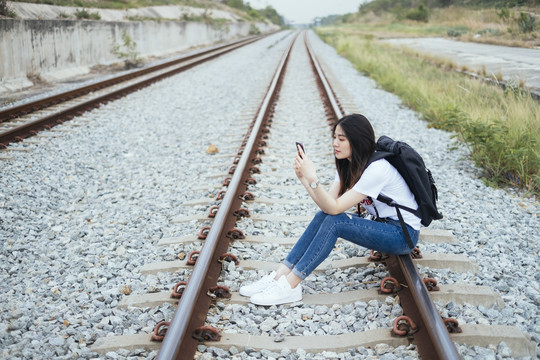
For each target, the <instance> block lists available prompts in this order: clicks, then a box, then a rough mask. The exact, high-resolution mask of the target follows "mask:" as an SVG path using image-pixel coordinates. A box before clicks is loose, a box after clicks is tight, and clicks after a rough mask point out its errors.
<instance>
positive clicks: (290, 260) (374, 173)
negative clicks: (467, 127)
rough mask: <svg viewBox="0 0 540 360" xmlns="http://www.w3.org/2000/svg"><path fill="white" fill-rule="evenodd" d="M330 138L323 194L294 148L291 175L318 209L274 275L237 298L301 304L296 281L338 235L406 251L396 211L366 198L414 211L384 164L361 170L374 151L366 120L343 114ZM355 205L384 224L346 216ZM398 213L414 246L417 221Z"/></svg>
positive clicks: (243, 290)
mask: <svg viewBox="0 0 540 360" xmlns="http://www.w3.org/2000/svg"><path fill="white" fill-rule="evenodd" d="M333 137H334V141H333V147H334V154H335V161H336V168H337V172H336V177H335V180H334V183H333V184H332V185H331V186H330V189H329V190H328V191H326V190H325V189H324V188H323V187H322V186H321V185H319V181H318V180H317V173H316V170H315V166H314V164H313V162H312V161H311V159H310V158H309V156H308V155H307V154H306V153H304V151H303V149H302V148H301V147H298V152H297V154H296V158H295V159H294V163H293V167H294V170H295V172H296V176H298V179H299V180H300V182H301V183H302V185H304V187H305V188H306V190H307V192H308V193H309V195H310V196H311V198H312V199H313V201H314V202H315V203H316V204H317V205H318V206H319V208H320V209H321V211H319V212H318V213H317V214H316V215H315V217H314V218H313V220H312V221H311V223H310V224H309V226H308V227H307V228H306V230H305V231H304V233H303V234H302V236H301V237H300V239H299V240H298V242H297V243H296V244H295V245H294V247H293V248H292V250H291V252H290V253H289V255H288V256H287V258H286V259H285V261H283V263H282V264H280V265H279V267H278V269H277V270H276V271H274V272H272V273H271V274H269V275H266V276H264V277H263V278H261V279H260V280H258V281H256V282H255V283H253V284H250V285H246V286H242V287H241V288H240V294H241V295H243V296H249V297H251V298H250V301H251V302H252V303H253V304H256V305H266V306H269V305H280V304H286V303H291V302H295V301H300V300H301V299H302V286H301V285H300V283H301V282H302V280H304V279H305V278H306V277H307V276H308V275H309V274H310V273H311V272H312V271H313V270H315V268H316V267H317V266H318V265H319V264H320V263H322V262H323V261H324V260H325V259H326V257H327V256H328V255H329V254H330V251H331V250H332V249H333V248H334V245H335V243H336V241H337V239H338V237H341V238H343V239H347V240H349V241H351V242H353V243H355V244H358V245H361V246H364V247H366V248H368V249H373V250H377V251H380V252H383V253H388V254H407V253H409V252H410V251H411V249H410V248H409V246H408V245H407V241H406V240H405V237H404V235H403V232H402V230H401V226H400V223H399V220H398V217H397V214H396V210H395V208H393V207H390V206H387V205H386V204H384V203H382V202H379V201H377V200H373V203H374V204H372V200H371V199H376V198H377V196H378V195H379V193H383V194H385V195H386V196H389V197H391V198H392V199H394V200H395V201H396V202H397V203H399V204H402V205H404V206H408V207H410V208H413V209H416V208H418V205H417V203H416V201H415V199H414V195H413V194H412V193H411V191H410V190H409V187H408V186H407V184H406V183H405V180H403V178H402V177H401V175H400V174H399V173H398V171H397V170H396V169H395V168H394V167H393V166H392V165H390V163H389V162H388V161H386V160H385V159H382V160H378V161H374V162H372V163H371V164H369V166H368V167H367V168H365V166H366V163H367V162H368V160H369V158H370V156H371V154H373V152H374V151H375V148H376V142H375V133H374V131H373V128H372V126H371V124H370V122H369V121H368V119H366V118H365V117H364V116H363V115H359V114H352V115H347V116H344V117H343V118H341V119H340V120H339V121H338V122H337V123H336V125H335V127H334V131H333ZM364 168H365V169H364ZM358 203H361V204H362V206H363V207H364V208H365V209H366V210H367V211H368V212H369V213H370V214H372V215H375V214H376V211H377V212H378V216H379V217H380V218H381V219H384V220H383V221H373V220H370V219H366V218H363V217H359V216H356V215H352V214H348V213H345V211H346V210H349V209H351V208H352V207H354V206H355V205H356V204H358ZM375 209H376V210H375ZM402 215H403V218H404V220H405V222H406V223H407V228H408V231H409V234H410V237H411V239H412V240H413V243H414V244H415V245H416V243H417V241H418V234H419V229H420V219H419V218H418V217H416V216H415V215H413V214H411V213H409V212H407V211H404V212H402Z"/></svg>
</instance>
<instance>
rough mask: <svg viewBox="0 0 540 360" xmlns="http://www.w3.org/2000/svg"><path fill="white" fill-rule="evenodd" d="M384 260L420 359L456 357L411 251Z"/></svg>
mask: <svg viewBox="0 0 540 360" xmlns="http://www.w3.org/2000/svg"><path fill="white" fill-rule="evenodd" d="M304 41H305V42H306V47H307V48H308V51H309V53H310V58H311V61H312V64H313V67H314V71H315V72H316V73H317V74H318V78H319V79H320V86H319V89H320V91H321V93H322V95H321V97H322V98H323V99H325V98H327V99H328V101H327V102H328V107H329V108H330V109H329V110H331V111H330V112H327V117H328V119H329V122H330V123H332V121H331V119H332V118H335V119H336V120H337V119H339V118H341V117H342V116H343V115H344V113H343V109H342V108H341V106H340V105H339V101H337V99H336V98H335V95H334V91H333V90H332V88H331V86H330V84H329V83H328V81H327V79H326V76H325V75H324V72H323V71H322V69H321V66H320V64H319V62H318V61H317V57H316V56H315V54H314V53H313V51H312V48H311V45H310V44H309V39H308V37H307V35H306V36H305V37H304ZM386 264H387V267H388V270H389V271H390V273H391V274H392V276H393V277H394V278H396V279H397V280H398V281H399V282H401V283H406V284H407V286H406V287H402V288H401V290H400V292H399V297H400V301H401V305H402V307H403V310H404V313H405V314H406V315H407V316H408V317H410V318H412V319H413V321H414V322H415V325H416V330H417V331H416V332H415V333H414V334H413V336H414V340H415V344H416V346H417V347H418V352H419V353H420V356H421V357H422V358H423V359H441V360H442V359H444V360H451V359H459V358H460V356H459V354H458V352H457V349H456V347H455V346H454V343H453V342H452V340H451V339H450V335H449V333H448V330H447V328H446V325H445V324H444V323H443V321H442V319H441V316H440V315H439V312H438V311H437V309H436V307H435V305H434V304H433V302H432V301H431V298H430V296H429V291H428V290H427V288H426V285H425V284H424V282H423V281H422V279H421V278H420V275H419V274H418V270H417V269H416V265H414V263H413V261H412V258H411V255H410V254H409V255H400V256H391V257H390V258H389V259H387V260H386Z"/></svg>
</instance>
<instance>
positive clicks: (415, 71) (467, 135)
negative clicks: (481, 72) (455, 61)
mask: <svg viewBox="0 0 540 360" xmlns="http://www.w3.org/2000/svg"><path fill="white" fill-rule="evenodd" d="M317 32H318V34H319V36H321V38H322V39H323V40H324V41H326V42H327V43H329V44H330V45H332V46H333V47H335V48H336V50H337V51H338V53H339V54H341V55H343V56H345V57H346V58H347V59H349V60H350V61H351V62H352V63H353V64H354V66H355V67H356V68H357V69H358V70H359V71H360V72H362V73H364V74H365V75H367V76H369V77H371V78H373V79H374V80H375V81H377V83H378V84H379V85H380V86H381V87H382V88H383V89H385V90H387V91H390V92H393V93H395V94H396V95H398V96H399V97H400V98H401V99H402V101H403V103H404V104H405V105H407V106H409V107H410V108H412V109H414V110H416V111H417V112H419V113H420V114H422V116H423V118H424V119H425V120H427V121H428V122H429V125H430V126H433V127H436V128H439V129H444V130H448V131H452V132H454V133H455V134H456V135H455V137H456V138H457V139H458V140H459V141H463V142H464V143H465V144H467V145H468V147H469V148H470V152H471V156H472V159H473V160H474V161H475V163H476V164H477V165H479V166H480V167H482V168H483V169H484V170H485V179H486V182H488V183H490V184H498V185H511V186H518V187H520V188H522V189H525V190H527V191H530V192H532V193H534V194H535V195H539V194H540V172H539V170H540V155H539V154H540V151H539V150H540V106H539V105H538V103H537V102H536V101H535V100H534V99H532V98H531V96H530V94H528V93H526V92H524V91H523V90H520V89H519V88H517V87H516V88H509V89H507V90H506V91H505V90H502V89H500V88H498V87H496V86H491V85H487V84H485V83H483V82H481V81H478V80H475V79H471V78H469V77H466V76H464V75H462V74H459V73H457V72H455V71H448V70H445V69H446V68H447V67H448V66H446V65H443V62H441V64H440V65H437V64H436V63H434V62H433V61H432V59H426V58H422V57H421V56H420V55H418V54H416V53H414V52H412V51H406V50H404V49H401V48H395V47H391V46H389V45H385V44H382V43H380V42H378V41H374V40H372V39H370V37H369V36H367V37H366V36H364V37H362V36H358V35H357V34H356V35H355V33H354V32H351V31H350V29H347V28H343V27H326V28H318V29H317Z"/></svg>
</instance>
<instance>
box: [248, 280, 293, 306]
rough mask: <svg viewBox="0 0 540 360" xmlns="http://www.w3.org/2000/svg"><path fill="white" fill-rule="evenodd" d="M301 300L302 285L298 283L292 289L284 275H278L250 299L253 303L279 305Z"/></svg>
mask: <svg viewBox="0 0 540 360" xmlns="http://www.w3.org/2000/svg"><path fill="white" fill-rule="evenodd" d="M300 300H302V286H301V285H300V284H298V285H297V286H296V287H295V288H294V289H293V288H291V285H290V284H289V282H288V281H287V278H286V277H285V276H282V277H280V278H279V279H277V280H276V281H274V283H273V284H272V286H269V287H268V288H266V290H264V291H262V292H259V293H257V294H255V295H253V296H252V297H251V299H250V301H251V302H252V303H253V304H255V305H264V306H270V305H281V304H287V303H293V302H296V301H300Z"/></svg>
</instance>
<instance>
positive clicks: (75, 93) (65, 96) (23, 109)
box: [0, 36, 262, 123]
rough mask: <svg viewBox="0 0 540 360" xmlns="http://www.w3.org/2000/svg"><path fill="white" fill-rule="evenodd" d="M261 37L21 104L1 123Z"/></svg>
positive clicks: (2, 117)
mask: <svg viewBox="0 0 540 360" xmlns="http://www.w3.org/2000/svg"><path fill="white" fill-rule="evenodd" d="M261 37H262V36H250V37H248V38H244V39H241V40H237V41H232V42H228V43H226V44H222V45H218V46H213V47H209V48H205V49H202V50H200V51H196V52H193V53H190V54H186V55H183V56H180V57H178V58H176V59H174V60H170V61H166V62H163V63H161V64H157V65H153V66H148V67H145V68H143V69H137V70H133V71H130V72H128V73H125V74H122V75H119V76H115V77H113V78H110V79H106V80H102V81H98V82H95V83H92V84H88V85H85V86H81V87H79V88H77V89H74V90H69V91H65V92H62V93H60V94H55V95H51V96H48V97H45V98H42V99H38V100H36V101H32V102H31V103H27V104H21V105H18V106H13V107H10V108H7V109H4V110H1V111H0V123H2V122H5V121H7V120H9V119H12V118H14V117H16V116H18V115H19V114H23V115H26V114H30V113H32V112H34V111H38V110H41V109H43V108H46V107H48V106H52V105H56V104H59V103H61V102H64V101H68V100H70V99H73V98H75V97H80V96H82V95H86V94H88V93H91V92H92V91H96V90H99V89H103V88H106V87H109V86H113V85H116V84H119V83H121V82H124V81H128V80H131V79H134V78H136V77H139V76H143V75H146V74H149V73H152V72H155V71H158V70H162V69H165V68H167V67H170V66H174V65H177V64H180V63H182V62H185V61H188V60H191V59H194V58H196V57H199V56H202V55H205V54H208V53H211V52H213V51H219V50H221V49H225V48H227V47H234V46H237V45H240V46H242V45H247V44H249V43H251V42H253V41H256V40H258V39H259V38H261Z"/></svg>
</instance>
